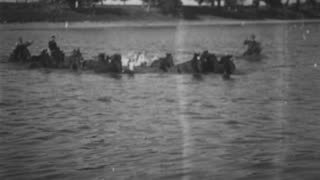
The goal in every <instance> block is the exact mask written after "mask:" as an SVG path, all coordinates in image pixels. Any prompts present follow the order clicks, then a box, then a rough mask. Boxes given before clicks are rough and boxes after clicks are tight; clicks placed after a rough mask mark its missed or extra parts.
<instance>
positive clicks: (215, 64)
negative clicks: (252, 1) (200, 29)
mask: <svg viewBox="0 0 320 180" xmlns="http://www.w3.org/2000/svg"><path fill="white" fill-rule="evenodd" d="M253 40H254V39H253ZM251 42H252V41H250V42H249V41H248V42H246V41H245V43H251ZM31 44H32V42H31V43H30V42H26V43H24V42H22V39H19V42H18V44H17V46H16V47H15V49H14V50H13V52H12V53H11V55H10V58H9V61H12V62H23V63H26V64H28V66H29V67H30V68H42V67H43V68H70V69H72V70H93V71H95V72H106V73H129V74H133V73H154V72H166V73H193V74H207V73H220V74H223V77H225V78H230V75H231V74H232V73H234V72H235V69H236V66H235V64H234V62H233V56H232V55H224V56H221V57H219V58H218V57H217V56H216V55H215V54H213V53H209V52H208V51H204V52H202V53H194V55H193V58H192V59H191V60H189V61H187V62H184V63H180V64H175V63H174V60H173V57H172V55H171V54H170V53H168V54H166V56H165V57H160V58H157V59H155V60H153V61H152V62H151V63H150V64H149V65H148V63H146V62H144V63H141V64H138V65H137V64H136V63H135V61H136V59H133V58H129V60H128V61H127V62H126V63H125V64H124V63H123V62H124V58H123V57H122V56H121V54H118V53H116V54H113V55H110V56H109V55H106V54H105V53H101V54H99V55H98V57H97V60H84V59H83V57H82V53H81V52H80V49H74V50H73V52H72V54H71V56H67V57H66V56H65V55H64V52H63V51H61V50H60V48H58V46H57V44H56V42H55V37H54V36H52V40H51V41H50V42H49V43H48V45H49V51H50V53H49V52H48V50H47V49H44V50H42V51H41V53H40V55H36V56H31V54H30V52H29V50H28V46H30V45H31ZM251 46H252V47H251V48H249V49H248V50H247V51H246V52H245V53H244V55H248V54H249V53H252V52H254V53H256V52H255V51H259V53H260V50H259V49H257V48H256V49H254V48H255V46H254V45H251ZM249 47H250V46H249ZM253 50H255V51H253Z"/></svg>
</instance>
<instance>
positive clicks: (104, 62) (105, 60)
mask: <svg viewBox="0 0 320 180" xmlns="http://www.w3.org/2000/svg"><path fill="white" fill-rule="evenodd" d="M84 68H86V69H92V70H94V71H96V72H101V73H122V62H121V55H120V54H113V55H111V56H106V55H105V54H104V53H101V54H99V55H98V61H93V60H92V61H87V62H85V63H84Z"/></svg>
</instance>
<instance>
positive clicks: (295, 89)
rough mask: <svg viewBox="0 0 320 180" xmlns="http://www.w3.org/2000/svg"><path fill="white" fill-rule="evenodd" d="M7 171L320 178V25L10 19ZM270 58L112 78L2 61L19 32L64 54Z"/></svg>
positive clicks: (2, 173)
mask: <svg viewBox="0 0 320 180" xmlns="http://www.w3.org/2000/svg"><path fill="white" fill-rule="evenodd" d="M0 31H1V36H0V38H1V46H0V56H1V58H2V59H1V60H2V63H0V144H1V145H0V179H6V180H7V179H8V180H11V179H19V180H23V179H28V180H29V179H83V180H88V179H93V180H100V179H183V180H187V179H226V180H229V179H246V180H250V179H252V180H256V179H268V180H270V179H274V180H282V179H288V180H289V179H290V180H293V179H297V180H300V179H318V178H320V171H319V169H320V151H319V149H320V136H319V132H320V118H319V116H320V111H319V110H320V96H319V92H320V59H319V57H320V51H319V50H320V49H319V45H320V24H319V23H310V24H308V23H283V24H279V23H278V24H256V25H255V24H251V25H245V24H235V25H232V24H230V25H207V26H206V25H198V26H190V25H183V24H177V25H176V26H157V27H98V28H93V27H90V28H72V27H71V28H69V29H64V28H54V26H53V27H50V28H48V26H41V24H40V25H38V26H37V27H34V26H31V27H30V26H29V27H26V28H15V26H11V25H10V26H9V25H1V27H0ZM251 33H255V34H256V35H257V38H258V40H259V41H261V42H262V43H263V48H264V50H263V53H264V55H265V56H266V58H265V59H263V60H262V61H260V62H246V61H244V60H236V65H237V68H238V73H237V74H236V75H234V76H233V77H232V80H229V81H225V80H223V79H222V78H221V76H220V75H206V76H202V77H195V76H193V75H172V74H171V75H168V74H137V75H135V76H133V77H129V76H126V75H119V76H111V75H107V74H94V73H90V72H82V73H81V72H80V73H79V72H78V73H73V72H68V71H65V70H46V69H39V70H27V69H24V68H21V67H18V66H15V65H12V64H8V63H5V62H3V61H4V59H5V56H7V55H8V53H9V52H10V51H11V49H12V47H13V46H14V43H15V41H16V39H17V37H18V36H23V37H24V39H26V40H31V39H33V40H34V41H35V42H34V44H33V45H32V46H31V47H30V49H31V52H32V53H33V54H38V53H39V52H40V50H41V48H45V47H46V45H47V42H48V39H49V38H50V36H51V35H53V34H54V35H56V36H57V41H58V44H59V45H60V46H61V48H62V49H64V50H65V51H66V52H67V53H70V51H71V50H72V49H73V48H78V47H79V48H80V49H81V51H82V52H83V53H84V56H85V57H86V58H91V57H92V56H94V55H97V54H98V53H99V52H107V53H115V52H121V53H126V52H129V51H142V50H144V51H145V52H146V53H147V54H149V55H152V54H159V55H163V54H165V53H166V52H172V53H173V54H174V56H175V61H176V62H181V61H185V60H188V59H191V57H192V53H193V52H195V51H200V50H205V49H208V50H210V51H211V52H216V53H219V54H224V53H232V54H235V55H237V54H240V53H241V52H243V51H244V46H243V45H242V42H243V40H244V39H245V38H246V37H248V36H249V35H250V34H251Z"/></svg>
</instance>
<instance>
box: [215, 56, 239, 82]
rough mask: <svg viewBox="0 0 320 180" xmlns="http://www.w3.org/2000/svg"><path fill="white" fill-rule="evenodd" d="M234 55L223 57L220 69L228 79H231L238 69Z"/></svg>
mask: <svg viewBox="0 0 320 180" xmlns="http://www.w3.org/2000/svg"><path fill="white" fill-rule="evenodd" d="M232 58H233V57H232V55H226V56H222V57H221V59H220V61H219V64H220V66H221V68H220V69H219V72H220V73H222V74H223V77H224V78H226V79H230V75H231V74H232V73H234V71H235V69H236V67H235V65H234V63H233V61H232Z"/></svg>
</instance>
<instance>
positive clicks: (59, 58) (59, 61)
mask: <svg viewBox="0 0 320 180" xmlns="http://www.w3.org/2000/svg"><path fill="white" fill-rule="evenodd" d="M50 54H51V57H52V60H53V62H54V63H55V66H56V67H57V68H59V67H61V66H63V65H64V59H65V55H64V52H63V51H62V50H60V49H59V48H58V49H56V50H54V51H51V52H50Z"/></svg>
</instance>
